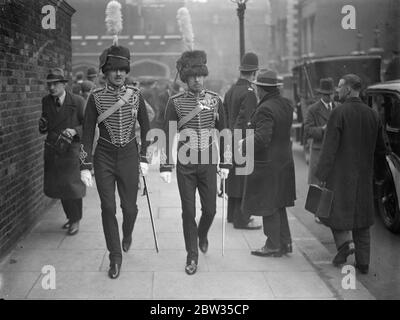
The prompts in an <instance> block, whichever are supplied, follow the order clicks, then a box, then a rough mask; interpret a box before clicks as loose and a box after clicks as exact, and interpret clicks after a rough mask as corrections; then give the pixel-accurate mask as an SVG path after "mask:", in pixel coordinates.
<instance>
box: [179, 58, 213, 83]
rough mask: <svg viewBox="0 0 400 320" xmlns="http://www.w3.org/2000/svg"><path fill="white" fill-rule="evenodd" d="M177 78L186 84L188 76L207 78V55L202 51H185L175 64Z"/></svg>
mask: <svg viewBox="0 0 400 320" xmlns="http://www.w3.org/2000/svg"><path fill="white" fill-rule="evenodd" d="M176 68H177V69H178V73H179V77H180V78H181V80H182V81H183V82H186V81H187V79H188V77H190V76H204V77H206V76H208V68H207V54H206V53H205V52H204V51H202V50H193V51H185V52H183V53H182V55H181V57H180V58H179V60H178V61H177V62H176Z"/></svg>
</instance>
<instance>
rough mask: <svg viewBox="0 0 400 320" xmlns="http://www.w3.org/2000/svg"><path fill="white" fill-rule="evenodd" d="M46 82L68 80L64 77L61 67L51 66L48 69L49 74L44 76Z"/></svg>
mask: <svg viewBox="0 0 400 320" xmlns="http://www.w3.org/2000/svg"><path fill="white" fill-rule="evenodd" d="M46 82H47V83H51V82H68V80H67V79H65V77H64V70H63V69H61V68H53V69H50V72H49V74H48V75H47V77H46Z"/></svg>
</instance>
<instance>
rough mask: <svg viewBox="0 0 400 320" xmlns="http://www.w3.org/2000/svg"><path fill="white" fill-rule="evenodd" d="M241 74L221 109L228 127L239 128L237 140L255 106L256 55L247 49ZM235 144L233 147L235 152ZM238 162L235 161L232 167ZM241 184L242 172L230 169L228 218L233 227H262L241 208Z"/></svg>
mask: <svg viewBox="0 0 400 320" xmlns="http://www.w3.org/2000/svg"><path fill="white" fill-rule="evenodd" d="M239 70H240V78H239V80H238V81H237V82H236V83H235V84H234V85H232V87H231V88H230V89H229V90H228V91H227V93H226V94H225V98H224V110H225V115H226V118H227V123H228V126H229V128H230V129H231V130H232V131H233V130H235V131H236V133H237V132H238V130H241V131H242V133H241V134H240V137H239V139H237V141H238V140H240V139H242V138H244V135H243V133H244V131H245V129H246V127H247V122H248V121H249V118H250V115H251V114H252V113H253V112H254V110H255V109H256V107H257V97H256V94H255V92H254V89H253V87H252V83H251V82H252V81H254V80H255V76H256V72H257V70H258V57H257V55H256V54H255V53H252V52H248V53H246V54H245V55H244V56H243V59H242V62H241V65H240V67H239ZM236 151H237V148H233V152H236ZM236 166H238V164H237V163H235V161H234V162H233V168H234V169H235V167H236ZM243 186H244V175H236V174H235V170H232V172H231V174H230V175H229V179H228V181H227V194H228V222H233V226H234V227H235V228H236V229H249V230H255V229H261V225H257V224H256V223H255V222H254V221H253V220H252V219H251V218H250V213H249V212H243V211H242V210H241V204H242V194H243Z"/></svg>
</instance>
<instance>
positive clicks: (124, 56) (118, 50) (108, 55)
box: [99, 45, 131, 74]
mask: <svg viewBox="0 0 400 320" xmlns="http://www.w3.org/2000/svg"><path fill="white" fill-rule="evenodd" d="M130 59H131V54H130V52H129V49H128V48H125V47H123V46H114V45H113V46H111V47H109V48H107V49H105V50H104V51H103V53H102V54H101V55H100V58H99V60H100V66H99V68H100V69H101V71H102V72H103V73H104V74H105V73H106V72H107V71H109V70H125V71H126V73H129V71H130V65H129V62H130Z"/></svg>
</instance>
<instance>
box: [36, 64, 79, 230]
mask: <svg viewBox="0 0 400 320" xmlns="http://www.w3.org/2000/svg"><path fill="white" fill-rule="evenodd" d="M46 82H47V87H48V89H49V94H48V95H47V96H45V97H44V98H43V99H42V116H41V118H40V120H39V132H40V133H42V134H47V137H46V141H45V148H44V193H45V195H46V196H48V197H50V198H54V199H61V203H62V206H63V209H64V212H65V215H66V216H67V219H68V221H67V222H66V223H65V224H64V225H63V228H64V229H68V234H69V235H75V234H76V233H78V231H79V221H80V220H81V219H82V198H83V197H84V196H85V194H86V187H85V185H84V184H83V182H82V181H81V179H80V164H79V146H80V141H81V139H82V123H83V112H84V104H85V102H84V100H83V98H82V97H80V96H78V95H75V94H73V93H70V92H68V91H66V90H65V85H66V83H67V82H68V80H67V79H66V78H65V77H64V70H62V69H61V68H54V69H52V70H51V71H50V73H49V74H48V76H47V79H46ZM68 140H69V141H71V143H70V144H69V143H68V142H67V141H68ZM57 141H58V142H62V143H63V146H64V148H58V147H57V145H58V146H61V144H58V142H57Z"/></svg>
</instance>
